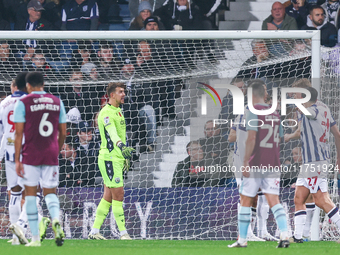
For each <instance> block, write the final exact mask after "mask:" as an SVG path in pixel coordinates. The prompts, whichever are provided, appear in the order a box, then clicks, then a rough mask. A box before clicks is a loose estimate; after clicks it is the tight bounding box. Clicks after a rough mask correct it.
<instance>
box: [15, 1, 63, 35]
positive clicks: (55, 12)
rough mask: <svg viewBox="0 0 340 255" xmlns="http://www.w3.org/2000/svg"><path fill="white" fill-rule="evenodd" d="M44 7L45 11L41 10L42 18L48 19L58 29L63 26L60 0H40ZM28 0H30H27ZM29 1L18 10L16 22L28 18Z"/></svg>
mask: <svg viewBox="0 0 340 255" xmlns="http://www.w3.org/2000/svg"><path fill="white" fill-rule="evenodd" d="M38 1H39V2H40V3H41V5H42V7H43V8H44V11H43V12H41V18H42V19H44V20H47V21H48V22H49V23H51V24H52V25H53V26H54V27H55V28H56V29H59V28H60V26H61V14H60V8H59V4H60V3H59V0H52V1H48V0H38ZM27 2H28V1H27ZM27 2H26V1H25V2H24V3H22V4H21V5H20V6H19V8H18V11H17V13H16V21H15V23H19V24H20V23H24V22H26V21H27V19H28V13H27Z"/></svg>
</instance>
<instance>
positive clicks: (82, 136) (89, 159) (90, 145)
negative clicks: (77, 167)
mask: <svg viewBox="0 0 340 255" xmlns="http://www.w3.org/2000/svg"><path fill="white" fill-rule="evenodd" d="M78 131H79V132H78V134H77V135H78V137H77V138H78V139H79V149H78V150H79V153H80V154H79V156H80V158H81V163H82V166H83V168H82V176H81V180H82V186H93V185H94V183H95V177H98V176H99V168H98V167H97V157H98V153H99V147H100V143H97V142H95V141H94V137H93V127H92V125H91V123H89V122H86V121H81V122H79V124H78ZM84 166H86V167H84Z"/></svg>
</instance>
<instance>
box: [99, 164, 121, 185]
mask: <svg viewBox="0 0 340 255" xmlns="http://www.w3.org/2000/svg"><path fill="white" fill-rule="evenodd" d="M98 166H99V170H100V173H101V175H102V177H103V180H104V184H105V186H106V187H108V188H119V187H123V186H124V182H123V169H124V161H123V162H115V161H112V160H102V159H98Z"/></svg>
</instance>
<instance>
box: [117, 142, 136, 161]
mask: <svg viewBox="0 0 340 255" xmlns="http://www.w3.org/2000/svg"><path fill="white" fill-rule="evenodd" d="M117 146H118V147H119V149H120V150H121V151H122V155H123V157H124V158H125V159H131V154H132V152H134V151H136V150H135V149H134V148H131V147H127V146H126V145H125V144H124V143H119V144H118V145H117Z"/></svg>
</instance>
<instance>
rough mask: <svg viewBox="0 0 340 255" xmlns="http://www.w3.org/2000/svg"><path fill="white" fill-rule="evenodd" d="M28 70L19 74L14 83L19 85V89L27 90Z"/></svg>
mask: <svg viewBox="0 0 340 255" xmlns="http://www.w3.org/2000/svg"><path fill="white" fill-rule="evenodd" d="M27 74H28V72H21V73H18V74H17V77H15V80H14V84H15V86H17V88H18V90H20V91H25V90H26V76H27Z"/></svg>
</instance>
